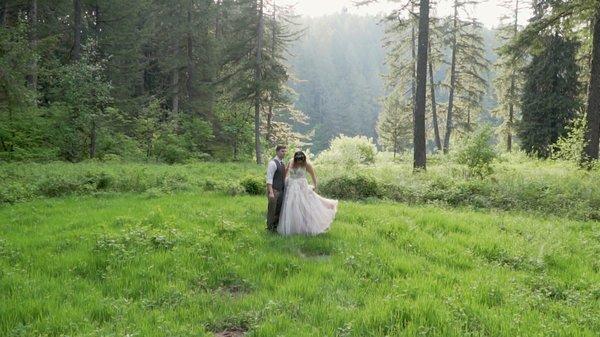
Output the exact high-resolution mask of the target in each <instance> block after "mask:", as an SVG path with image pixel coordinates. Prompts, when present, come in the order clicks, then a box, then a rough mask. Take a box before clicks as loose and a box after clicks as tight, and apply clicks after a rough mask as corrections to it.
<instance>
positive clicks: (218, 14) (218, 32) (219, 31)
mask: <svg viewBox="0 0 600 337" xmlns="http://www.w3.org/2000/svg"><path fill="white" fill-rule="evenodd" d="M216 5H217V10H216V15H215V39H217V40H218V39H220V38H221V36H222V35H223V30H222V28H221V27H222V24H221V11H222V8H221V6H222V5H223V0H217V3H216Z"/></svg>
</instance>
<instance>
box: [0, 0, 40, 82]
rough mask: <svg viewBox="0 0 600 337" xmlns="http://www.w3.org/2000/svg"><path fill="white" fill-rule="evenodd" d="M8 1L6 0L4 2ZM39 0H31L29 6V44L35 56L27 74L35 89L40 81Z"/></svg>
mask: <svg viewBox="0 0 600 337" xmlns="http://www.w3.org/2000/svg"><path fill="white" fill-rule="evenodd" d="M4 3H6V1H5V2H4ZM37 12H38V10H37V0H31V4H30V7H29V45H30V48H31V50H32V51H33V52H34V58H33V60H31V64H30V65H29V71H30V72H29V74H28V75H27V84H28V85H29V88H30V89H31V90H33V91H37V83H38V64H37V45H38V36H37V28H38V27H37V26H38V24H37V16H38V15H37Z"/></svg>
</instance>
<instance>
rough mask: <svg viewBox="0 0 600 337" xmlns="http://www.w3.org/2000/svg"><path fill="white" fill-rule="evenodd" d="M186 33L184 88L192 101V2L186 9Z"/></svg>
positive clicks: (193, 94)
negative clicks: (185, 77) (185, 78)
mask: <svg viewBox="0 0 600 337" xmlns="http://www.w3.org/2000/svg"><path fill="white" fill-rule="evenodd" d="M187 24H188V26H187V33H186V51H187V81H186V89H187V94H188V99H189V100H190V101H193V100H194V98H195V97H196V93H195V90H194V38H193V36H192V3H191V2H190V6H189V8H188V11H187Z"/></svg>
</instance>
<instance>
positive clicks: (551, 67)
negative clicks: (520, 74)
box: [518, 34, 580, 158]
mask: <svg viewBox="0 0 600 337" xmlns="http://www.w3.org/2000/svg"><path fill="white" fill-rule="evenodd" d="M540 39H541V40H542V42H541V43H542V46H541V47H540V50H537V51H536V52H535V53H534V55H533V59H532V61H531V63H530V64H529V65H528V66H527V67H526V68H525V76H526V83H525V86H524V92H523V96H522V98H521V106H522V111H523V112H522V114H523V117H522V120H521V122H520V123H519V125H518V135H519V139H520V140H521V147H522V148H523V150H525V152H527V153H528V154H531V155H536V156H538V157H540V158H547V157H549V156H550V155H551V150H552V146H553V145H554V144H555V143H556V141H557V140H558V139H559V138H560V137H562V136H564V135H566V133H567V127H568V126H569V125H570V124H571V123H572V121H573V119H574V118H575V114H576V111H577V109H578V107H579V106H580V102H579V100H578V97H577V96H578V93H579V87H580V86H579V81H578V73H579V67H578V65H577V63H576V60H575V55H576V52H577V43H576V42H575V41H572V40H569V39H568V38H565V37H563V36H561V35H559V34H554V35H551V36H542V37H540Z"/></svg>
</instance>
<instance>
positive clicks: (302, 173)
mask: <svg viewBox="0 0 600 337" xmlns="http://www.w3.org/2000/svg"><path fill="white" fill-rule="evenodd" d="M289 177H290V179H301V178H306V169H305V168H304V167H298V168H295V167H294V168H290V171H289Z"/></svg>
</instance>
